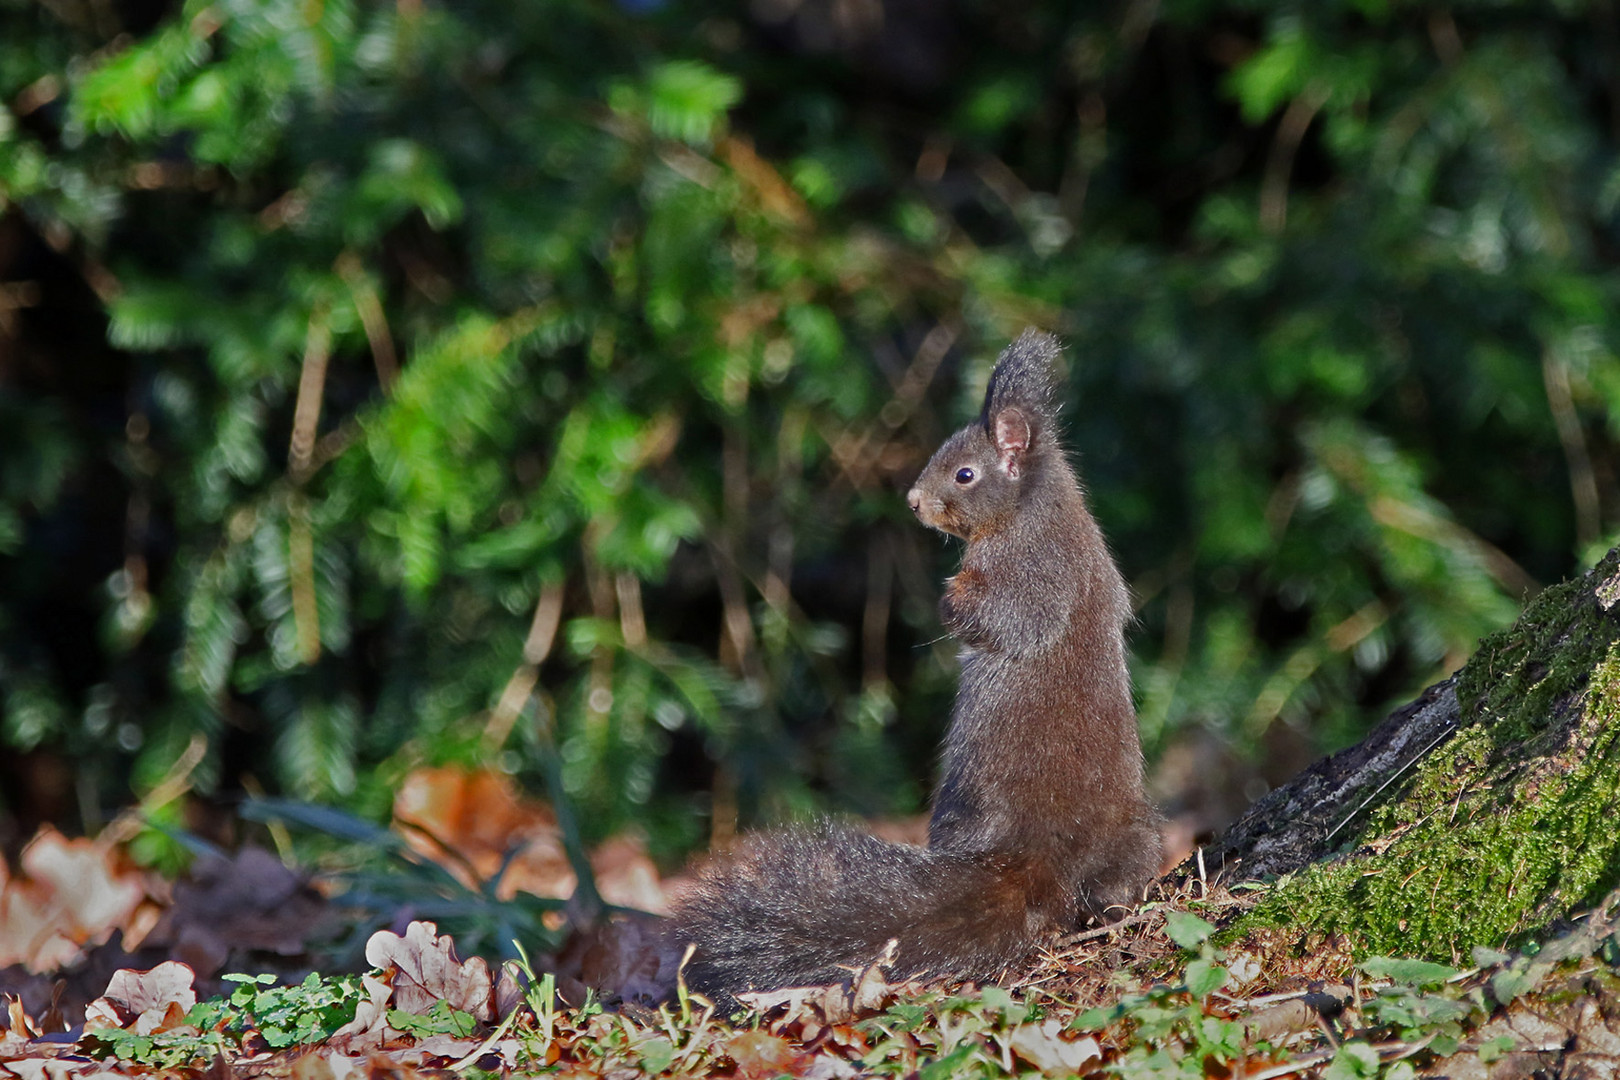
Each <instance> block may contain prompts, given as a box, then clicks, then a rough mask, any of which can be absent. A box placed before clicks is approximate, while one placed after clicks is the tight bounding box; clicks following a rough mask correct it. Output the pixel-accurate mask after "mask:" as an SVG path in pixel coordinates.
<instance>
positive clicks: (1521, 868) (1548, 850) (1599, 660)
mask: <svg viewBox="0 0 1620 1080" xmlns="http://www.w3.org/2000/svg"><path fill="white" fill-rule="evenodd" d="M1617 602H1620V549H1616V550H1615V551H1611V552H1610V553H1609V554H1608V555H1607V556H1605V557H1604V559H1603V560H1602V561H1601V562H1600V563H1599V564H1598V566H1597V567H1596V568H1594V569H1593V570H1592V571H1591V572H1590V573H1588V574H1586V575H1585V576H1584V577H1582V578H1580V579H1578V580H1575V581H1571V582H1566V583H1564V584H1562V585H1558V586H1555V587H1553V588H1550V589H1548V590H1546V591H1545V592H1543V593H1542V594H1541V595H1539V596H1538V597H1536V598H1535V599H1534V600H1533V601H1532V602H1531V603H1530V604H1529V605H1528V606H1527V607H1526V609H1525V611H1524V613H1523V615H1521V616H1520V618H1519V620H1518V621H1517V622H1515V623H1514V624H1513V625H1512V626H1511V627H1509V628H1508V629H1506V630H1503V631H1501V632H1499V633H1497V634H1494V635H1492V636H1491V637H1488V638H1486V639H1485V640H1484V641H1483V642H1481V644H1480V649H1479V651H1478V653H1477V654H1476V655H1475V657H1474V658H1473V659H1472V660H1471V661H1470V662H1469V663H1468V665H1467V666H1466V667H1464V668H1463V670H1462V671H1460V672H1458V673H1457V674H1456V675H1455V676H1453V677H1452V678H1450V679H1447V680H1445V681H1444V682H1441V683H1438V684H1436V685H1435V686H1432V687H1430V688H1429V689H1428V690H1426V691H1425V692H1424V693H1423V695H1422V696H1421V697H1419V698H1418V700H1416V701H1414V702H1412V703H1411V704H1410V705H1407V706H1405V707H1403V708H1401V709H1398V710H1396V711H1395V712H1394V713H1393V714H1391V715H1390V716H1389V718H1388V719H1386V720H1385V721H1384V722H1383V723H1382V724H1380V725H1379V726H1378V727H1377V728H1376V729H1375V730H1374V731H1373V732H1372V734H1370V735H1369V736H1368V737H1367V738H1366V739H1365V740H1363V741H1362V742H1361V743H1360V744H1358V745H1356V746H1354V747H1351V748H1349V749H1346V750H1343V751H1341V752H1339V753H1337V754H1334V755H1332V756H1330V757H1327V758H1324V759H1322V760H1321V761H1319V762H1317V763H1316V764H1315V765H1313V766H1311V767H1310V768H1309V769H1306V770H1305V771H1304V772H1303V773H1301V774H1300V775H1299V776H1298V777H1296V778H1295V779H1294V780H1293V781H1291V782H1289V783H1288V784H1286V785H1284V786H1283V787H1280V788H1278V789H1277V790H1275V791H1273V792H1271V793H1270V794H1269V795H1267V796H1266V797H1265V798H1263V799H1261V800H1260V801H1259V802H1257V803H1256V804H1255V805H1254V806H1253V807H1251V808H1250V809H1249V810H1248V812H1247V813H1245V814H1244V815H1243V817H1242V818H1240V819H1239V820H1238V821H1237V822H1236V823H1235V824H1234V825H1233V826H1232V827H1231V828H1230V829H1229V830H1227V832H1226V833H1225V834H1224V835H1222V836H1221V837H1220V838H1219V839H1218V840H1217V841H1216V842H1215V843H1214V844H1213V845H1211V847H1209V848H1208V849H1206V851H1205V852H1204V859H1205V865H1206V866H1207V867H1208V868H1209V870H1210V871H1211V872H1213V874H1214V875H1215V876H1216V878H1217V880H1219V881H1221V882H1223V883H1224V884H1226V885H1228V886H1231V885H1235V884H1237V883H1239V882H1245V881H1248V882H1257V881H1263V882H1268V883H1269V887H1268V888H1266V889H1264V890H1262V891H1261V892H1260V899H1259V900H1258V902H1257V903H1256V904H1255V906H1254V907H1253V908H1252V909H1251V910H1250V911H1249V913H1248V914H1247V915H1246V916H1244V923H1246V924H1247V925H1248V926H1251V927H1260V926H1273V927H1277V928H1285V927H1295V928H1299V929H1301V930H1306V929H1309V930H1312V931H1319V932H1328V933H1336V934H1342V935H1344V937H1345V938H1346V939H1347V940H1346V941H1345V942H1344V944H1346V945H1347V946H1348V947H1349V949H1350V950H1351V951H1352V952H1354V953H1356V954H1357V955H1367V954H1369V953H1396V954H1400V955H1408V956H1410V955H1424V956H1429V957H1431V958H1433V959H1436V960H1441V961H1448V962H1461V961H1463V960H1464V958H1465V957H1466V956H1467V954H1468V951H1469V949H1470V947H1471V946H1474V945H1488V946H1493V947H1500V946H1503V945H1512V944H1516V943H1519V942H1522V941H1525V940H1527V939H1529V938H1532V937H1534V936H1536V935H1537V934H1538V933H1540V932H1542V931H1545V930H1546V929H1547V928H1548V927H1549V926H1550V925H1551V924H1552V923H1554V922H1555V921H1557V920H1559V919H1561V918H1563V917H1565V916H1567V915H1568V914H1570V913H1571V912H1573V911H1576V910H1580V909H1582V908H1586V907H1591V906H1592V905H1594V904H1596V903H1597V902H1598V901H1599V900H1601V899H1602V897H1603V896H1604V894H1605V893H1607V892H1608V891H1609V890H1610V889H1611V888H1613V887H1614V886H1615V885H1616V884H1617V883H1620V827H1617V826H1620V740H1617V738H1616V735H1617V732H1620V646H1617V642H1620V607H1617Z"/></svg>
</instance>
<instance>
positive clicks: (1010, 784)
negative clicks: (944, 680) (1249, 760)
mask: <svg viewBox="0 0 1620 1080" xmlns="http://www.w3.org/2000/svg"><path fill="white" fill-rule="evenodd" d="M1059 351H1060V347H1059V345H1058V342H1057V339H1056V338H1054V337H1052V336H1051V335H1049V334H1044V333H1040V332H1038V331H1035V330H1026V331H1025V332H1024V333H1023V335H1022V336H1020V337H1019V338H1018V340H1017V341H1015V342H1013V344H1012V345H1010V346H1008V347H1007V349H1006V351H1005V352H1003V353H1002V354H1001V357H1000V359H999V360H998V361H997V363H996V367H995V371H994V372H993V374H992V375H991V377H990V386H989V388H988V389H987V390H986V392H985V399H984V410H983V413H982V414H981V416H980V417H979V419H978V421H977V422H976V423H973V424H970V425H969V426H967V427H965V428H963V429H962V430H961V431H958V432H957V433H956V434H954V435H952V436H951V437H950V438H949V439H947V440H946V441H945V443H944V445H942V446H941V447H940V448H939V450H938V451H937V452H936V453H935V454H934V456H933V458H932V459H931V460H930V461H929V462H928V465H927V467H926V468H925V469H923V472H922V475H921V476H920V477H918V479H917V483H916V486H914V487H913V488H912V489H911V491H910V493H909V494H908V495H907V501H908V502H909V503H910V505H911V509H912V511H913V512H914V513H915V514H916V515H917V517H918V519H919V520H921V521H922V522H923V524H925V525H928V526H931V527H933V528H935V529H939V530H941V531H943V532H946V533H950V534H951V535H953V536H958V537H961V538H962V539H964V540H966V541H967V550H966V552H965V554H964V555H963V558H962V569H961V571H960V572H959V573H958V574H957V575H956V576H955V577H953V578H951V579H950V580H949V581H948V582H947V584H946V589H945V594H944V597H943V598H942V600H941V601H940V615H941V618H942V619H943V621H944V623H945V626H946V627H947V628H948V629H949V630H950V631H951V632H952V633H953V634H955V635H956V637H957V638H958V639H960V641H961V643H962V653H961V656H962V674H961V683H960V687H959V689H958V692H957V697H956V706H955V709H954V710H953V711H952V715H951V724H950V729H949V731H948V732H947V734H946V736H945V747H944V760H943V776H942V778H941V781H940V785H939V789H938V791H937V792H936V794H935V796H934V806H933V813H932V816H931V818H930V820H929V826H928V846H927V847H916V846H913V845H909V844H893V843H888V842H886V841H883V840H879V839H877V838H875V837H872V836H868V835H866V834H864V833H861V832H858V831H855V830H854V829H851V828H848V827H845V826H841V825H837V824H832V823H823V824H821V825H819V826H813V827H807V828H794V829H784V830H773V831H768V832H764V833H759V834H756V835H754V836H752V837H751V838H748V839H746V840H745V841H744V842H743V844H742V845H741V847H740V849H739V850H738V851H737V852H736V853H735V855H734V856H733V857H731V858H729V859H723V860H717V861H716V863H715V864H713V865H712V866H711V867H710V868H709V869H707V870H706V871H705V872H704V873H703V874H702V875H700V877H699V879H698V881H697V882H696V883H695V885H694V887H693V889H692V890H691V891H690V892H689V893H688V895H687V896H686V897H685V899H684V900H683V901H682V902H681V903H679V904H678V905H677V908H676V911H675V914H674V916H673V919H672V921H671V924H670V930H669V935H668V939H667V940H668V943H669V944H670V945H671V946H672V947H673V949H675V950H679V949H682V948H684V947H685V946H686V944H688V943H690V944H692V945H695V946H696V948H695V950H694V952H693V956H692V959H691V961H690V963H689V964H688V966H687V967H686V969H685V976H686V980H687V984H688V985H689V986H691V987H692V988H693V989H696V990H699V991H703V992H706V993H709V994H711V995H719V996H721V997H729V995H730V994H733V993H736V992H738V991H743V990H748V989H761V990H763V989H773V988H778V987H783V986H795V985H815V984H821V983H829V982H837V981H839V980H841V979H845V978H847V977H848V976H849V972H850V970H851V969H852V968H854V969H859V968H860V967H862V966H863V965H866V964H870V963H872V962H873V961H874V960H875V959H876V958H877V957H878V956H879V954H880V953H882V952H883V951H884V949H885V947H886V945H887V944H888V943H889V942H890V941H891V940H893V941H894V942H896V943H897V949H896V951H895V954H894V963H893V965H892V967H891V972H892V974H893V975H894V976H912V975H922V974H928V975H946V976H955V977H961V978H989V977H993V976H994V975H995V974H996V972H997V971H999V970H1000V969H1001V968H1002V967H1003V966H1004V965H1006V964H1007V963H1009V962H1011V961H1015V960H1018V959H1020V958H1022V957H1024V956H1025V955H1026V954H1028V953H1029V952H1030V951H1031V950H1032V949H1033V948H1034V946H1035V945H1036V943H1037V942H1039V941H1040V940H1041V939H1042V938H1043V937H1044V936H1046V935H1047V934H1049V933H1050V932H1052V931H1066V930H1072V929H1074V928H1076V927H1078V926H1080V925H1083V924H1084V922H1085V921H1086V920H1087V919H1089V918H1096V919H1106V918H1109V917H1111V916H1117V915H1118V914H1119V911H1118V909H1119V908H1120V907H1122V906H1125V905H1129V904H1132V903H1134V902H1137V901H1138V900H1140V899H1141V891H1142V889H1143V887H1144V886H1145V885H1146V884H1147V883H1148V882H1149V881H1151V880H1152V879H1153V878H1154V876H1155V875H1156V874H1157V873H1158V869H1159V861H1160V831H1159V824H1160V823H1159V818H1158V815H1157V814H1156V812H1155V811H1154V810H1153V808H1152V807H1151V806H1150V805H1149V803H1148V801H1147V799H1146V797H1145V795H1144V793H1143V786H1142V754H1141V746H1140V742H1139V740H1138V737H1137V730H1136V714H1135V710H1134V709H1133V707H1132V704H1131V688H1130V679H1129V675H1128V673H1127V671H1126V666H1125V643H1124V627H1125V623H1126V622H1127V620H1128V619H1129V617H1130V604H1129V598H1128V595H1127V592H1126V587H1125V582H1124V580H1123V578H1122V577H1121V576H1120V573H1119V570H1118V568H1117V567H1116V566H1115V565H1114V560H1113V558H1112V557H1111V556H1110V555H1109V552H1108V547H1107V545H1106V543H1105V542H1104V540H1103V537H1102V533H1101V531H1100V530H1099V529H1098V528H1097V523H1096V521H1095V520H1093V519H1092V516H1091V514H1090V512H1089V511H1088V510H1087V509H1086V503H1085V498H1084V496H1083V494H1082V493H1081V489H1080V484H1079V481H1078V480H1077V479H1076V478H1075V474H1074V470H1073V469H1072V468H1071V467H1070V465H1069V462H1068V460H1067V459H1066V457H1065V456H1064V451H1063V447H1062V446H1061V445H1060V443H1059V441H1058V431H1057V406H1056V405H1055V404H1054V401H1053V398H1054V396H1055V388H1054V374H1053V371H1052V366H1053V362H1054V361H1055V360H1056V358H1057V355H1058V353H1059ZM676 955H678V952H677V953H676Z"/></svg>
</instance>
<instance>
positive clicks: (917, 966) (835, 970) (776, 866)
mask: <svg viewBox="0 0 1620 1080" xmlns="http://www.w3.org/2000/svg"><path fill="white" fill-rule="evenodd" d="M1026 877H1027V873H1026V872H1025V871H1023V870H1021V869H1020V868H1019V867H1016V866H1011V865H1001V864H998V862H997V861H996V860H994V859H991V858H983V859H981V858H975V857H972V856H966V855H957V854H951V853H947V852H941V851H937V850H929V849H926V848H920V847H914V846H911V845H908V844H891V843H888V842H886V841H883V840H879V839H877V838H876V837H873V836H868V835H866V834H865V833H860V832H856V831H855V830H852V829H849V828H845V827H843V826H839V825H834V824H823V825H820V826H817V827H814V828H804V829H789V830H781V831H775V832H767V833H763V834H758V835H756V836H754V837H752V838H751V839H750V840H748V841H747V842H746V843H745V844H744V846H743V848H742V849H741V850H740V851H739V852H738V853H737V854H736V856H735V857H733V858H729V859H726V860H723V861H720V862H717V863H716V864H715V865H714V866H712V867H710V868H709V869H708V870H707V871H705V872H704V874H703V875H702V877H701V878H700V879H699V881H698V882H697V884H696V885H695V887H694V889H693V891H692V892H691V893H690V894H689V895H688V896H687V897H686V899H685V900H684V901H683V902H682V903H681V904H680V905H679V906H678V908H677V910H676V912H675V915H674V918H673V920H672V923H671V929H670V935H671V939H672V943H673V944H674V945H675V946H676V948H677V949H681V948H684V947H685V944H686V943H687V942H690V943H693V944H695V945H696V946H697V950H696V952H695V953H694V955H693V959H692V962H691V963H690V964H689V965H688V966H687V968H686V980H687V983H688V985H690V986H691V987H693V988H694V989H697V990H700V991H702V992H705V993H709V994H720V995H727V994H732V993H736V992H738V991H743V990H748V989H750V988H754V989H772V988H776V987H783V986H813V985H817V984H821V983H832V982H838V981H840V980H842V979H846V978H848V977H849V968H851V967H854V968H860V967H862V966H864V965H866V964H870V963H871V962H872V961H873V960H875V959H876V958H877V957H878V956H879V955H880V954H881V953H882V951H883V949H884V946H885V945H886V944H887V943H888V942H889V940H890V939H895V940H896V941H897V942H898V943H899V950H898V953H897V954H896V957H895V963H894V966H893V967H892V968H891V972H892V973H893V974H894V975H896V976H910V975H920V974H929V975H954V976H959V977H964V978H987V977H989V976H992V975H994V974H995V973H996V972H997V971H998V970H999V969H1000V968H1001V967H1002V966H1003V965H1004V964H1006V963H1007V962H1008V961H1011V960H1016V959H1019V958H1020V957H1022V956H1023V955H1025V954H1026V953H1027V952H1028V951H1029V950H1030V949H1031V948H1032V946H1033V945H1034V943H1035V941H1036V938H1037V936H1038V934H1039V933H1040V931H1042V930H1043V929H1045V925H1044V920H1043V919H1041V918H1039V917H1033V916H1032V912H1031V909H1030V902H1029V894H1030V889H1029V883H1028V882H1027V880H1025V878H1026ZM677 955H678V953H677Z"/></svg>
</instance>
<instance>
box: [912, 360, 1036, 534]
mask: <svg viewBox="0 0 1620 1080" xmlns="http://www.w3.org/2000/svg"><path fill="white" fill-rule="evenodd" d="M1059 351H1060V346H1059V345H1058V341H1057V338H1055V337H1053V336H1052V335H1051V334H1046V333H1042V332H1041V331H1039V330H1033V329H1031V330H1025V331H1024V332H1023V333H1022V334H1021V335H1019V338H1018V340H1017V341H1015V342H1013V343H1012V344H1011V345H1009V346H1007V348H1006V350H1005V351H1004V352H1003V353H1002V354H1001V357H1000V359H998V360H997V361H996V367H995V370H994V371H993V372H991V374H990V385H989V387H988V388H986V390H985V392H984V408H983V410H982V411H981V412H980V414H979V420H978V422H977V423H974V424H969V425H968V426H967V427H965V428H963V429H962V430H961V431H958V432H957V433H956V434H955V435H952V436H951V437H950V438H949V439H946V440H945V442H944V444H943V445H942V446H940V448H939V449H938V450H936V451H935V452H934V456H933V457H932V458H930V459H929V461H928V465H927V466H926V467H925V468H924V469H923V471H922V475H921V476H919V477H918V478H917V482H916V484H915V485H913V486H912V488H911V491H910V492H908V493H907V495H906V502H907V503H908V504H909V505H910V506H911V512H912V513H914V514H916V515H917V517H918V519H919V520H920V521H922V523H923V524H924V525H927V526H929V527H930V528H934V529H938V530H940V531H941V532H946V533H950V534H951V535H952V536H959V537H961V538H962V539H964V540H969V541H971V540H973V539H975V538H976V537H979V536H986V535H989V534H991V533H995V532H999V531H1000V530H1001V529H1002V528H1004V527H1005V526H1006V525H1007V524H1008V523H1009V522H1010V521H1011V520H1012V518H1013V515H1014V514H1015V513H1016V512H1017V510H1018V505H1019V499H1020V497H1021V494H1022V492H1023V491H1024V490H1026V489H1027V487H1028V486H1029V485H1028V481H1029V478H1030V476H1031V475H1032V474H1034V473H1035V472H1037V471H1038V466H1039V464H1040V461H1041V458H1042V457H1043V455H1044V454H1045V453H1046V452H1047V448H1048V446H1049V444H1051V442H1052V438H1053V435H1052V432H1053V429H1054V427H1055V421H1056V408H1055V407H1054V405H1053V403H1052V399H1053V396H1054V389H1055V388H1054V386H1053V373H1052V363H1053V361H1054V360H1056V359H1057V355H1058V352H1059Z"/></svg>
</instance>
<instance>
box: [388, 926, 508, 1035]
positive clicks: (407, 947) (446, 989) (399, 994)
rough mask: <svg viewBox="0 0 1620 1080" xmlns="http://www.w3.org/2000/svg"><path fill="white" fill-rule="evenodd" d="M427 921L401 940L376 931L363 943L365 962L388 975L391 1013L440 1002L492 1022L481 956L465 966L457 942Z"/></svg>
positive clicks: (489, 986) (492, 986) (489, 982)
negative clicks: (391, 993)
mask: <svg viewBox="0 0 1620 1080" xmlns="http://www.w3.org/2000/svg"><path fill="white" fill-rule="evenodd" d="M438 931H439V928H438V927H437V926H435V925H434V924H433V923H430V922H413V923H411V925H410V926H408V927H406V929H405V936H404V937H400V936H399V935H398V934H394V933H390V932H389V931H387V930H379V931H377V933H375V934H372V935H371V939H370V940H369V941H367V942H366V962H367V963H369V964H370V965H371V966H372V967H374V968H379V969H381V970H382V971H384V972H389V973H390V974H391V975H392V978H391V979H390V980H389V981H390V982H391V983H392V984H393V987H394V1008H396V1009H400V1010H402V1011H404V1012H408V1013H425V1012H427V1011H428V1010H429V1009H431V1008H433V1006H435V1005H437V1004H438V1003H439V1002H441V1001H447V1002H449V1003H450V1004H451V1005H453V1006H454V1007H456V1008H458V1009H460V1010H461V1011H462V1012H465V1013H470V1014H471V1015H472V1016H473V1018H474V1019H476V1020H478V1021H480V1022H482V1023H485V1024H487V1023H490V1022H491V1021H493V1020H494V1019H495V1001H494V991H495V984H494V980H493V979H491V978H490V974H489V965H488V964H487V963H485V962H484V959H483V957H480V956H475V957H473V958H472V959H470V960H468V961H466V962H465V963H463V962H462V961H461V960H459V959H457V957H456V947H455V943H454V942H453V941H451V940H450V937H449V935H448V934H446V935H444V936H442V937H441V936H440V935H439V932H438Z"/></svg>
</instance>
